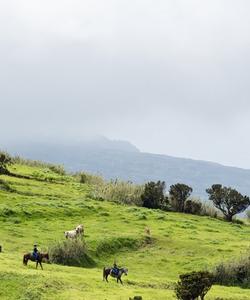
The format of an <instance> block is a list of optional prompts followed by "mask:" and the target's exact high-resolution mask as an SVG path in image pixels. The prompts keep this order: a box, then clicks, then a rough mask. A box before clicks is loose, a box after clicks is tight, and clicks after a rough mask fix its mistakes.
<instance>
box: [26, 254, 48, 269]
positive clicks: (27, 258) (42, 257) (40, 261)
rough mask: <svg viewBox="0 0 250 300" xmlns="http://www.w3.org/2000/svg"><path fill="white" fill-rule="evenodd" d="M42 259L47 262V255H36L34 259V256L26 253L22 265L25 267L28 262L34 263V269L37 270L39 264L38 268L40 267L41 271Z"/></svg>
mask: <svg viewBox="0 0 250 300" xmlns="http://www.w3.org/2000/svg"><path fill="white" fill-rule="evenodd" d="M44 258H45V259H47V260H49V254H48V253H38V258H37V259H35V257H34V255H33V254H32V253H26V254H24V256H23V264H24V265H25V266H27V264H28V261H29V260H31V261H35V262H36V269H37V266H38V264H39V265H40V267H41V269H42V270H43V266H42V260H43V259H44Z"/></svg>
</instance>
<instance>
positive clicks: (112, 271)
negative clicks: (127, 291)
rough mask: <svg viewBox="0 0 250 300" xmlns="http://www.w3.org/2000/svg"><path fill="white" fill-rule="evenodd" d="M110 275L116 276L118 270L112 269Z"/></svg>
mask: <svg viewBox="0 0 250 300" xmlns="http://www.w3.org/2000/svg"><path fill="white" fill-rule="evenodd" d="M111 273H112V274H113V275H118V274H119V269H118V268H112V270H111Z"/></svg>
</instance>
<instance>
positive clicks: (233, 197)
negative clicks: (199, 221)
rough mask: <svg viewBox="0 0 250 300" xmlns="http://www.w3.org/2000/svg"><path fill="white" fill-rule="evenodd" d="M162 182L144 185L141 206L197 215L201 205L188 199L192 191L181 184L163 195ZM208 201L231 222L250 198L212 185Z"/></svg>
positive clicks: (244, 207)
mask: <svg viewBox="0 0 250 300" xmlns="http://www.w3.org/2000/svg"><path fill="white" fill-rule="evenodd" d="M165 188H166V184H165V182H164V181H157V182H153V181H150V182H148V183H146V184H145V187H144V191H143V193H142V195H141V199H142V206H144V207H147V208H152V209H163V210H173V211H176V212H182V213H194V214H199V211H200V210H201V206H202V203H201V202H199V201H194V200H192V199H189V197H190V195H191V193H192V192H193V189H192V188H191V187H190V186H188V185H186V184H183V183H177V184H173V185H171V186H170V189H169V194H168V195H166V194H165ZM206 192H207V193H208V196H209V198H208V199H209V200H210V201H211V202H212V203H213V205H214V207H215V208H217V209H218V210H219V211H220V212H221V213H222V214H223V216H224V218H225V219H226V220H227V221H229V222H232V220H233V217H234V216H235V215H236V214H239V213H242V212H244V211H245V210H246V209H247V208H248V206H249V205H250V198H249V197H248V196H243V195H242V194H241V193H239V192H238V191H237V190H235V189H233V188H231V187H225V186H222V185H221V184H213V185H212V186H211V187H210V188H208V189H207V190H206Z"/></svg>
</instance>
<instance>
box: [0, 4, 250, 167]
mask: <svg viewBox="0 0 250 300" xmlns="http://www.w3.org/2000/svg"><path fill="white" fill-rule="evenodd" d="M249 8H250V4H249V3H248V1H245V0H241V1H238V2H237V3H236V2H235V1H228V0H227V1H226V0H222V1H215V0H211V1H207V2H201V1H198V0H191V1H185V0H172V1H163V0H157V1H152V0H144V1H143V0H133V1H132V0H131V1H128V0H127V1H125V0H119V1H115V0H107V1H101V0H99V1H98V0H91V1H90V0H86V1H80V0H71V1H69V0H67V1H66V0H64V1H58V0H54V1H48V0H43V1H40V0H36V1H31V0H24V1H17V0H9V1H7V0H4V1H2V3H1V7H0V49H1V52H0V65H1V70H0V85H1V86H0V103H1V110H2V111H4V114H3V115H1V120H0V127H1V128H2V130H1V131H2V132H1V138H2V140H4V139H6V137H7V136H8V138H9V139H16V138H17V137H18V138H27V137H35V136H41V135H43V136H47V137H49V136H60V137H62V138H65V137H66V136H75V137H79V136H81V135H83V134H86V133H88V134H89V133H92V132H93V133H100V134H104V135H108V136H111V137H114V138H118V139H122V138H126V139H128V140H131V141H133V142H134V143H135V144H137V145H138V146H139V147H140V148H141V149H142V150H144V151H154V152H161V153H169V154H173V155H179V156H189V157H194V158H199V159H202V158H203V159H209V160H215V161H219V162H223V163H227V164H233V165H241V166H246V167H249V168H250V160H249V159H248V158H247V159H246V158H245V154H244V153H245V152H246V149H248V148H249V146H250V142H248V141H247V140H246V138H245V137H246V136H247V135H248V132H249V127H250V121H248V119H249V118H248V116H249V111H250V102H249V101H248V98H249V75H248V73H249V67H250V55H249V53H250V51H249V50H250V49H249V48H250V37H249V30H250V23H249V17H248V11H249ZM6 124H8V125H7V126H6ZM3 129H4V130H3ZM214 144H216V145H217V146H218V147H215V146H214ZM241 144H242V145H243V146H244V147H240V149H239V145H241ZM216 148H217V149H216ZM218 148H219V149H218ZM225 153H226V154H225ZM240 157H244V159H243V158H242V159H241V158H240Z"/></svg>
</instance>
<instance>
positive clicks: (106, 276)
mask: <svg viewBox="0 0 250 300" xmlns="http://www.w3.org/2000/svg"><path fill="white" fill-rule="evenodd" d="M108 276H109V274H107V275H105V278H106V281H107V282H109V281H108Z"/></svg>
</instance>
